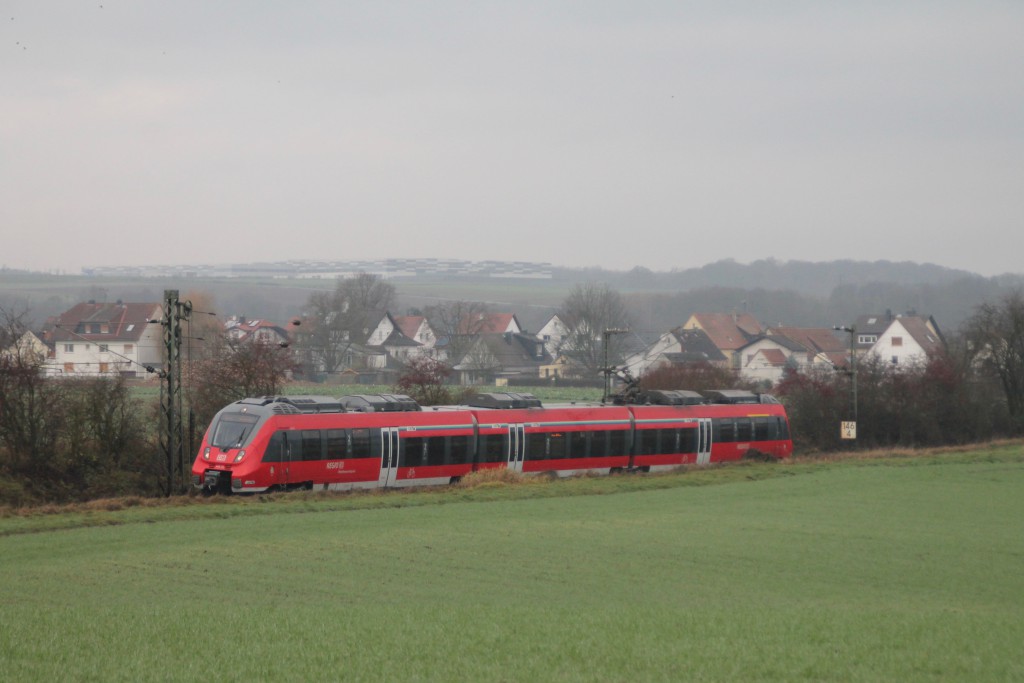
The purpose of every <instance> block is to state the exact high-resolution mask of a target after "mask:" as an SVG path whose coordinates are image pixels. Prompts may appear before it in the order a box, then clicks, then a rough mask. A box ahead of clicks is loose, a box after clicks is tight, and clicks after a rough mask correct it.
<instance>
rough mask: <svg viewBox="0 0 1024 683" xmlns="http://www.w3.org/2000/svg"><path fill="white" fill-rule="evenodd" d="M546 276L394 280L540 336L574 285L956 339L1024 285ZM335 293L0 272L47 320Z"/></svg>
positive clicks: (825, 275)
mask: <svg viewBox="0 0 1024 683" xmlns="http://www.w3.org/2000/svg"><path fill="white" fill-rule="evenodd" d="M520 265H523V264H520ZM541 265H544V267H546V268H547V267H549V266H548V265H547V264H541ZM523 267H525V266H523ZM199 272H202V271H201V270H200V271H199ZM548 272H549V274H550V276H549V277H545V278H523V277H501V276H497V277H495V276H494V275H495V274H494V273H488V271H486V269H485V270H483V271H481V270H479V269H477V270H476V271H475V272H472V273H466V274H454V273H443V274H441V273H437V272H432V273H421V274H415V273H413V274H409V273H408V271H406V272H405V273H403V275H402V276H400V277H394V278H393V279H392V282H393V283H394V285H395V287H396V289H397V293H398V302H399V305H398V306H397V308H398V311H397V312H399V313H404V312H406V310H408V309H423V308H426V307H427V306H430V305H432V304H436V303H438V302H440V301H445V300H451V299H464V300H472V301H484V302H487V303H488V304H489V305H490V306H491V308H492V309H494V310H509V311H515V312H516V313H518V314H519V317H520V320H522V321H523V322H524V324H525V325H526V326H527V328H528V329H537V328H538V327H539V326H540V325H541V324H542V323H543V321H544V320H546V318H547V317H548V316H549V315H550V314H551V313H553V312H554V311H555V310H557V308H558V306H559V304H560V303H561V301H562V300H564V298H565V297H566V295H567V294H568V293H569V292H570V290H571V289H572V288H573V286H574V285H576V284H579V283H586V282H598V283H607V284H608V285H609V286H610V287H612V288H614V289H616V290H618V291H620V292H621V293H622V294H623V295H624V296H625V297H626V298H627V300H628V301H629V302H630V304H631V306H632V308H633V310H634V312H635V316H634V317H635V320H634V324H635V326H636V328H637V329H642V330H650V331H664V330H667V329H670V328H671V327H674V326H677V325H680V324H682V323H683V322H684V321H685V320H686V318H687V317H689V315H690V314H691V313H694V312H698V311H738V312H749V313H751V314H752V315H754V316H755V317H757V318H758V319H759V320H761V321H762V322H764V323H768V324H776V323H784V324H787V325H797V326H829V325H833V324H837V323H846V322H849V321H852V320H853V319H855V318H856V317H857V316H858V315H861V314H864V313H884V312H885V311H886V310H891V311H893V312H895V313H902V312H907V311H910V310H914V311H916V312H917V313H920V314H923V315H931V316H934V317H935V319H936V320H937V321H938V323H939V325H940V327H941V328H942V329H943V331H945V332H952V331H955V330H956V328H958V327H959V326H960V324H961V323H962V322H963V321H964V320H966V318H967V317H968V316H970V315H971V314H972V313H973V311H974V310H975V308H976V307H977V306H978V305H979V304H981V303H983V302H986V301H996V300H998V298H999V297H1000V296H1002V295H1003V294H1005V293H1006V292H1008V291H1010V290H1012V289H1014V288H1024V276H1021V275H1004V276H999V277H995V278H986V277H983V276H981V275H977V274H975V273H970V272H967V271H963V270H956V269H951V268H944V267H942V266H937V265H934V264H918V263H911V262H893V261H874V262H866V261H849V260H840V261H829V262H806V261H777V260H773V259H765V260H760V261H755V262H753V263H750V264H742V263H737V262H736V261H733V260H724V261H717V262H715V263H710V264H708V265H705V266H702V267H700V268H689V269H685V270H673V271H668V272H664V271H662V272H655V271H652V270H649V269H647V268H643V267H637V268H633V269H632V270H629V271H611V270H604V269H600V268H580V269H574V268H561V267H553V266H552V267H550V271H548ZM333 286H334V280H333V279H331V278H323V279H308V278H307V279H303V278H290V277H281V276H277V277H271V276H267V277H259V276H256V277H254V276H247V277H244V278H242V277H226V276H221V277H196V276H194V275H193V276H188V277H186V276H180V275H179V276H162V277H140V276H138V275H134V276H91V277H89V276H68V275H47V274H40V273H26V272H24V271H13V270H5V269H0V307H2V308H4V309H5V310H7V311H15V312H17V311H19V310H26V309H27V310H28V311H29V313H30V318H31V319H32V320H33V321H34V322H35V323H37V324H38V323H40V322H42V321H43V320H45V319H46V317H48V316H52V315H56V314H57V313H60V312H62V311H64V310H67V309H68V308H70V307H71V306H73V305H74V304H76V303H80V302H82V301H88V300H90V299H92V300H97V301H116V300H118V299H121V300H124V301H159V300H161V298H162V296H163V290H165V289H178V290H180V292H181V295H182V296H183V297H184V296H188V295H189V293H190V292H203V293H206V294H208V295H209V296H210V297H212V300H213V301H214V302H215V306H216V312H217V313H218V314H220V315H222V316H224V317H227V316H229V315H246V316H248V317H251V318H255V317H260V318H267V319H271V320H278V321H283V320H287V319H289V318H290V317H292V316H295V315H298V314H299V313H300V311H301V309H302V307H303V305H304V304H305V303H306V301H307V300H308V299H309V295H310V294H311V293H312V292H313V291H317V290H326V289H330V288H333Z"/></svg>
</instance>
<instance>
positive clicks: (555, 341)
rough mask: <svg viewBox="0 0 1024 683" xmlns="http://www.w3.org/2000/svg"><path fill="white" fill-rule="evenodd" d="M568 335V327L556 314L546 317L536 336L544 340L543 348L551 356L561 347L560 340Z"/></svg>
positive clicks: (556, 353)
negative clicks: (546, 319)
mask: <svg viewBox="0 0 1024 683" xmlns="http://www.w3.org/2000/svg"><path fill="white" fill-rule="evenodd" d="M568 336H569V328H568V326H566V324H565V323H564V322H562V319H561V318H559V317H558V316H557V315H553V316H551V317H550V318H548V321H547V322H546V323H544V325H542V326H541V328H540V330H539V331H538V332H537V338H538V339H540V340H541V341H543V342H544V348H545V349H547V352H548V353H550V354H551V355H552V356H557V355H558V351H559V349H561V348H562V340H564V339H565V338H566V337H568Z"/></svg>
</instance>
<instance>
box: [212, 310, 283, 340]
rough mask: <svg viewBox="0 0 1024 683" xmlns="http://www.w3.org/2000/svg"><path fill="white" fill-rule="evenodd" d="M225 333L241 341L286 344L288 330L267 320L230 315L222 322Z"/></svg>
mask: <svg viewBox="0 0 1024 683" xmlns="http://www.w3.org/2000/svg"><path fill="white" fill-rule="evenodd" d="M224 329H225V331H226V332H227V335H228V336H229V337H230V338H231V339H233V340H235V341H241V342H259V343H263V344H288V343H289V338H288V331H287V330H286V329H285V328H283V327H281V326H280V325H278V324H277V323H274V322H271V321H269V320H261V319H257V320H247V319H246V318H245V317H244V316H238V317H232V318H231V319H230V320H228V321H227V322H226V323H225V324H224Z"/></svg>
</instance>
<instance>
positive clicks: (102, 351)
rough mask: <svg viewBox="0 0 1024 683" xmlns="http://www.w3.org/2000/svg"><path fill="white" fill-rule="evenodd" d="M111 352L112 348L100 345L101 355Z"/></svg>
mask: <svg viewBox="0 0 1024 683" xmlns="http://www.w3.org/2000/svg"><path fill="white" fill-rule="evenodd" d="M109 350H110V347H109V346H108V345H107V344H100V353H106V352H107V351H109Z"/></svg>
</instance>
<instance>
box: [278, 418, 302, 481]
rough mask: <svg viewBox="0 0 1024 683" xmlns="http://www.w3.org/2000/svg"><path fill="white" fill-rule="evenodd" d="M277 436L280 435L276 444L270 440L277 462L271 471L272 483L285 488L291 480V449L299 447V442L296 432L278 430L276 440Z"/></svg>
mask: <svg viewBox="0 0 1024 683" xmlns="http://www.w3.org/2000/svg"><path fill="white" fill-rule="evenodd" d="M277 436H280V441H279V442H278V443H277V444H276V445H275V444H274V443H273V442H271V447H272V448H274V449H275V450H276V451H277V452H276V454H275V455H276V458H275V459H276V460H277V464H276V465H275V467H274V468H273V469H272V470H271V471H272V472H273V474H274V478H273V482H274V484H276V485H277V486H279V487H280V488H282V489H286V488H288V483H289V482H290V481H291V470H292V449H293V448H299V443H300V442H299V437H298V434H297V433H296V432H291V431H280V432H278V433H277V435H276V436H275V440H277ZM275 446H276V447H275Z"/></svg>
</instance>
